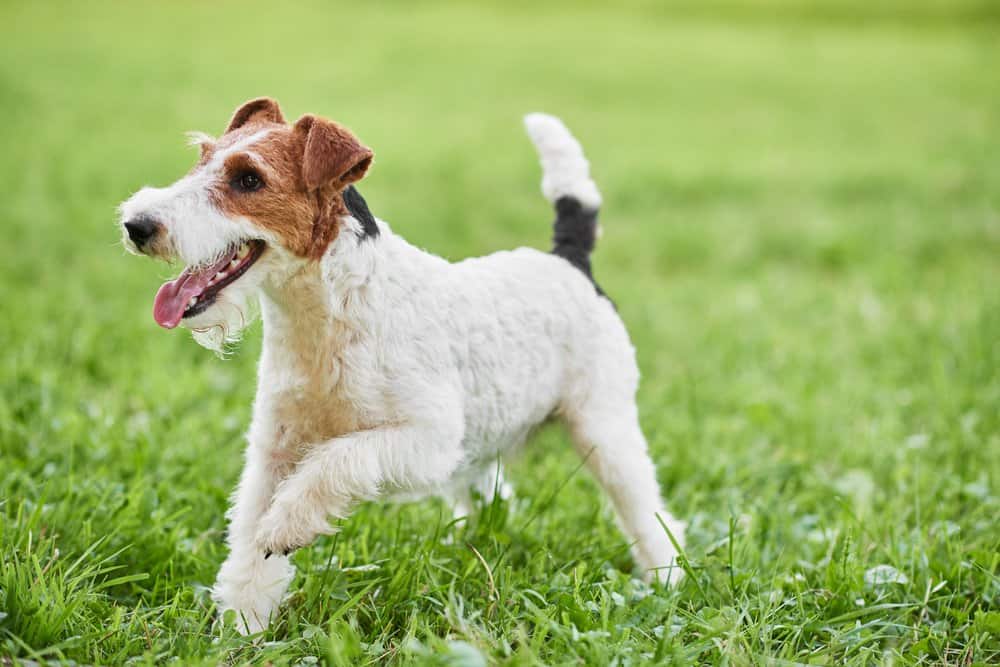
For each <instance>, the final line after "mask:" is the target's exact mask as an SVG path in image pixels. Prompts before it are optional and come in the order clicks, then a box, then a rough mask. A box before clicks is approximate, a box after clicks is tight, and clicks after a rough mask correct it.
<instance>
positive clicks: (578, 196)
mask: <svg viewBox="0 0 1000 667" xmlns="http://www.w3.org/2000/svg"><path fill="white" fill-rule="evenodd" d="M524 127H525V129H527V131H528V136H529V137H531V141H532V142H533V143H534V144H535V149H536V150H537V151H538V157H539V159H540V160H541V162H542V194H544V195H545V198H546V199H548V200H549V201H550V202H552V204H553V205H554V206H555V209H556V220H555V223H553V229H554V233H553V236H552V253H553V254H555V255H558V256H560V257H562V258H564V259H566V260H567V261H569V262H570V263H571V264H572V265H573V266H575V267H576V268H578V269H580V270H581V271H583V273H584V274H586V276H587V277H588V278H590V280H591V282H594V276H593V274H592V273H591V269H590V253H592V252H593V251H594V243H595V241H596V240H597V237H598V236H599V235H600V227H599V226H598V224H597V212H598V210H599V209H600V208H601V193H600V192H599V191H598V189H597V185H596V184H595V183H594V181H593V180H592V179H591V178H590V163H588V162H587V158H585V157H584V156H583V148H582V147H581V146H580V142H578V141H577V140H576V139H575V138H574V137H573V135H572V134H570V132H569V130H568V129H566V126H565V125H563V123H562V121H561V120H559V119H558V118H556V117H555V116H549V115H547V114H543V113H532V114H528V115H527V116H525V117H524ZM594 287H596V288H597V291H598V293H601V294H603V292H601V288H600V287H597V283H596V282H594Z"/></svg>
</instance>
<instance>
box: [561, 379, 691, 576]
mask: <svg viewBox="0 0 1000 667" xmlns="http://www.w3.org/2000/svg"><path fill="white" fill-rule="evenodd" d="M565 416H566V421H567V424H568V426H569V428H570V432H571V434H572V437H573V443H574V446H575V448H576V450H577V452H578V453H579V454H580V456H582V457H584V459H585V461H586V465H587V467H588V468H589V469H590V471H591V472H592V473H593V474H594V476H595V477H596V478H597V481H598V482H599V483H600V484H601V486H602V487H603V488H604V490H605V492H607V494H608V496H610V497H611V501H612V503H613V504H614V507H615V512H616V514H617V516H618V524H619V526H620V528H621V530H622V532H624V533H625V535H626V536H628V538H629V539H630V540H631V541H632V542H633V546H632V553H633V555H634V557H635V560H636V563H637V565H638V566H639V567H640V568H641V569H642V570H643V571H644V573H645V575H646V577H647V578H648V579H654V578H655V579H657V580H658V581H661V582H665V583H674V582H676V581H677V580H678V579H679V578H680V577H681V576H682V574H683V572H682V570H681V569H680V567H679V565H678V563H677V560H676V556H677V550H676V549H675V548H674V546H673V544H672V543H671V542H670V539H669V537H667V533H666V531H665V530H664V529H663V526H661V525H660V521H659V520H658V519H657V515H659V518H660V519H662V521H663V523H664V524H666V525H667V526H668V527H669V528H670V532H671V533H673V535H674V538H675V539H676V540H677V541H678V543H679V544H680V545H681V546H682V547H683V545H684V524H683V523H682V522H681V521H679V520H677V519H676V518H674V516H673V515H672V514H670V512H668V511H667V510H666V508H665V507H664V504H663V500H662V499H661V497H660V486H659V484H658V483H657V481H656V468H655V466H654V465H653V461H652V460H651V459H650V457H649V453H648V450H647V446H646V439H645V437H643V434H642V430H641V429H640V428H639V420H638V413H637V410H636V406H635V404H634V402H624V401H610V400H607V399H606V398H605V399H604V402H600V401H598V400H594V399H592V400H590V401H588V402H586V403H585V404H583V405H582V406H580V407H578V408H575V409H572V410H568V411H566V413H565Z"/></svg>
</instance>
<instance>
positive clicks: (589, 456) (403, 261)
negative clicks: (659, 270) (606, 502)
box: [122, 114, 684, 632]
mask: <svg viewBox="0 0 1000 667" xmlns="http://www.w3.org/2000/svg"><path fill="white" fill-rule="evenodd" d="M526 126H527V128H528V131H529V134H530V136H531V138H532V139H533V140H534V142H535V143H536V146H537V148H538V150H539V153H540V155H541V161H542V165H543V168H544V170H545V175H544V179H543V190H544V192H545V194H546V196H547V197H548V198H549V199H550V200H554V199H557V198H558V197H561V196H575V197H577V198H579V199H580V200H581V201H583V203H585V204H586V205H588V206H591V207H596V206H598V205H599V204H600V194H599V192H598V191H597V188H596V186H595V185H594V183H593V181H592V180H591V179H590V177H589V172H588V168H587V161H586V159H585V158H584V157H583V152H582V150H581V149H580V145H579V144H578V143H577V142H576V140H575V139H573V137H572V136H571V135H570V134H569V132H568V130H566V128H565V126H563V125H562V123H561V122H560V121H559V120H558V119H555V118H553V117H551V116H543V115H541V114H533V115H531V116H529V117H528V118H527V119H526ZM252 143H253V141H252V140H248V141H246V142H243V144H244V145H242V146H241V147H240V149H241V150H246V149H247V148H248V147H249V146H250V145H252ZM223 158H224V156H223V157H222V158H220V157H219V156H216V157H215V158H214V160H220V159H223ZM209 178H211V175H210V169H208V170H207V171H206V173H202V172H197V173H195V174H193V175H191V176H188V177H185V178H183V179H181V180H180V181H178V183H176V184H174V185H173V186H170V187H169V188H164V189H160V190H154V189H151V188H146V189H144V190H142V191H140V192H139V193H137V194H136V195H135V197H133V198H132V199H131V200H129V202H126V204H124V205H123V207H122V214H123V219H125V220H127V219H129V218H130V217H131V216H134V215H139V214H147V213H151V212H152V213H156V214H157V215H158V216H159V218H160V219H164V220H167V221H169V222H168V232H169V234H170V236H171V238H172V240H173V243H174V245H175V246H176V248H177V249H178V251H179V254H180V256H181V257H182V258H183V259H185V260H186V261H189V262H190V261H195V262H206V261H208V260H210V259H211V258H212V256H213V253H214V254H218V253H219V252H221V251H222V250H223V249H224V248H225V247H226V246H227V245H228V244H229V243H231V242H232V241H233V240H234V239H236V238H239V237H240V236H241V235H245V234H246V232H247V227H248V226H251V227H252V225H253V223H252V221H249V220H245V219H240V220H230V219H225V218H224V217H223V216H222V215H221V214H220V213H219V212H218V211H217V210H215V209H214V208H213V207H212V206H211V204H210V202H209V201H208V198H207V197H206V196H205V194H204V191H203V190H204V187H205V183H206V180H207V179H209ZM342 224H343V226H344V228H343V229H342V231H341V232H340V233H339V234H338V236H337V237H336V240H335V241H334V242H333V243H332V244H331V246H330V247H329V249H328V250H327V252H326V254H325V255H324V256H323V258H322V259H321V260H320V261H319V262H305V261H303V260H300V259H298V258H295V257H293V256H292V255H291V254H290V253H288V252H286V251H284V250H283V249H282V248H281V245H280V239H276V238H272V237H268V236H267V234H266V233H264V232H263V231H262V230H260V229H254V230H252V231H253V234H254V236H256V237H258V238H265V239H266V240H267V241H268V244H269V246H270V249H269V250H268V252H266V253H265V254H264V257H263V258H262V259H261V260H260V262H258V264H256V265H254V266H253V267H252V268H251V269H250V271H248V272H247V274H246V275H244V276H243V277H242V278H240V279H239V280H238V281H237V282H236V283H234V284H233V285H231V286H229V287H227V288H226V289H225V291H224V292H223V294H224V295H225V297H226V298H225V299H221V298H220V301H219V303H218V304H217V305H216V306H213V307H211V308H209V309H208V310H207V311H206V312H204V313H202V314H201V315H199V316H198V317H197V318H194V319H193V321H190V322H189V321H186V320H185V325H186V326H188V327H189V328H195V329H203V330H212V329H213V328H214V327H219V328H220V330H221V331H222V332H224V336H223V338H232V337H234V336H235V335H237V334H238V329H239V328H241V326H242V325H243V324H244V323H245V320H246V318H245V317H244V314H245V313H246V312H248V311H249V309H250V308H249V305H248V304H249V303H251V302H254V301H259V303H260V310H261V313H262V317H263V320H264V335H263V349H262V354H261V359H260V365H259V381H258V388H257V397H256V400H255V402H254V413H253V421H252V423H251V425H250V429H249V432H248V447H247V451H246V467H245V469H244V472H243V475H242V477H241V479H240V483H239V486H238V488H237V490H236V493H235V494H234V497H233V504H232V508H231V510H230V512H229V519H230V527H229V534H228V543H229V547H230V555H229V557H228V558H227V559H226V561H225V563H224V564H223V566H222V568H221V570H220V572H219V577H218V580H217V582H216V585H215V588H214V597H215V599H216V600H217V602H218V604H219V605H220V607H221V608H223V609H234V610H236V611H237V612H238V615H239V617H240V629H241V630H242V631H244V632H256V631H259V630H261V629H262V628H264V627H266V626H267V624H268V622H269V620H270V619H271V618H272V616H273V614H274V612H275V610H276V609H277V607H278V605H279V604H280V602H281V599H282V596H283V595H284V593H285V590H286V588H287V586H288V583H289V581H290V579H291V577H292V574H293V571H294V570H293V568H292V566H291V565H290V563H289V561H288V558H287V557H286V556H285V555H283V554H284V552H286V551H287V550H290V549H294V548H296V547H301V546H304V545H307V544H309V543H310V542H312V541H313V539H314V538H315V537H316V536H317V535H319V534H321V533H328V532H330V531H331V530H332V529H331V527H330V523H329V518H330V517H331V516H332V517H346V516H347V515H348V514H349V512H350V510H351V507H352V505H354V504H355V503H357V502H358V501H361V500H369V499H374V498H387V497H397V498H406V499H410V498H414V497H420V496H422V495H426V494H441V495H445V496H447V497H449V498H452V499H453V500H454V501H455V502H456V506H457V508H458V509H457V511H460V512H465V511H468V507H469V506H468V493H467V491H468V489H469V487H470V486H473V487H476V488H478V489H479V490H480V491H485V492H486V493H487V495H488V494H489V493H490V492H491V491H492V489H493V488H494V486H495V484H494V483H495V481H496V480H497V479H498V471H497V468H496V462H497V460H498V457H499V456H500V455H501V454H502V453H503V452H505V451H508V450H510V449H511V448H513V447H515V446H516V445H518V444H520V443H521V442H522V441H524V439H525V438H526V436H527V435H528V434H529V433H530V432H531V431H532V429H533V428H535V427H536V426H537V425H539V424H540V423H542V422H543V421H544V420H546V419H547V418H549V417H551V416H556V417H558V418H560V419H561V420H563V421H564V422H565V423H566V424H567V425H568V427H569V429H570V433H571V435H572V440H573V442H574V444H575V447H576V450H577V452H578V453H579V454H580V455H581V456H583V457H585V459H586V464H587V466H588V467H589V469H590V470H591V471H592V472H593V473H594V475H595V477H596V478H597V480H598V482H599V483H600V484H601V486H602V487H603V488H604V490H605V491H606V492H607V493H608V495H609V496H610V498H611V500H612V502H613V504H614V506H615V509H616V511H617V515H618V519H619V524H620V526H621V529H622V530H623V532H624V533H625V534H626V535H627V536H628V538H629V539H630V540H631V541H632V542H633V545H634V554H635V559H636V562H637V564H638V566H639V567H640V568H641V569H642V570H644V571H646V572H647V573H649V574H650V575H652V576H656V577H658V578H659V579H661V580H663V581H667V582H672V581H675V580H676V579H677V578H679V576H680V572H681V571H680V569H679V568H678V567H677V566H676V561H675V557H676V551H675V549H674V547H673V546H672V544H671V542H670V541H669V539H668V538H667V535H666V534H665V532H664V530H663V528H662V527H661V526H660V523H659V521H658V519H657V515H659V517H660V518H662V520H663V521H664V522H665V523H666V524H667V525H668V526H669V527H670V529H671V531H672V532H673V534H674V536H676V537H677V538H678V539H679V540H682V539H683V535H684V526H683V524H682V523H680V522H679V521H677V520H676V519H674V518H673V517H672V516H671V515H670V514H669V513H668V512H667V511H666V510H665V508H664V505H663V503H662V501H661V499H660V490H659V487H658V485H657V481H656V473H655V468H654V465H653V462H652V461H651V460H650V457H649V455H648V453H647V447H646V441H645V438H644V437H643V434H642V431H641V430H640V428H639V421H638V412H637V408H636V403H635V393H636V389H637V386H638V382H639V372H638V368H637V366H636V362H635V354H634V350H633V348H632V345H631V343H630V341H629V337H628V334H627V332H626V330H625V326H624V325H623V323H622V320H621V318H620V317H619V316H618V314H617V312H616V311H615V309H614V307H613V306H612V304H611V303H610V302H609V301H608V300H607V299H606V298H603V297H602V296H599V295H598V294H597V292H596V291H595V289H594V286H593V284H592V283H591V282H590V281H589V280H588V279H587V278H586V277H585V276H584V275H583V274H582V273H581V272H580V271H579V270H577V269H576V268H574V267H573V266H572V265H571V264H570V263H569V262H567V261H566V260H564V259H561V258H559V257H556V256H554V255H551V254H548V253H544V252H540V251H537V250H532V249H527V248H520V249H517V250H512V251H503V252H498V253H495V254H492V255H489V256H486V257H478V258H474V259H467V260H464V261H461V262H457V263H454V264H452V263H449V262H447V261H445V260H443V259H441V258H440V257H437V256H435V255H432V254H429V253H427V252H424V251H422V250H419V249H417V248H416V247H414V246H412V245H410V244H409V243H407V242H406V241H404V240H403V239H402V238H400V237H399V236H397V235H395V234H393V233H392V231H391V229H390V228H389V226H388V225H387V224H386V223H384V222H382V221H379V222H378V227H379V232H380V233H379V235H378V237H377V238H370V239H364V240H359V238H358V235H357V234H356V233H355V232H359V231H360V229H361V227H360V225H359V222H358V221H357V220H355V219H354V218H352V217H349V216H348V217H345V218H344V219H343V220H342ZM236 313H239V317H236ZM204 337H205V336H203V338H204ZM201 342H206V341H205V340H202V341H201ZM208 342H209V344H210V345H211V346H213V347H216V348H217V347H219V346H220V345H221V342H220V341H219V340H215V339H213V340H209V341H208ZM501 480H502V478H501ZM499 486H500V487H501V488H502V489H503V490H504V491H505V492H506V485H504V484H500V485H499ZM267 553H271V554H273V555H271V556H270V557H269V558H266V559H265V554H267Z"/></svg>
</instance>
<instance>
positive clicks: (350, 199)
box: [344, 185, 378, 241]
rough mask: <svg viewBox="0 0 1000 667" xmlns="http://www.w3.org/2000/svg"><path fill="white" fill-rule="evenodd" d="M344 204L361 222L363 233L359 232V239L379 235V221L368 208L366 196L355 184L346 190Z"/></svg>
mask: <svg viewBox="0 0 1000 667" xmlns="http://www.w3.org/2000/svg"><path fill="white" fill-rule="evenodd" d="M344 206H346V207H347V210H348V211H350V213H351V215H352V216H354V219H355V220H357V221H358V222H360V223H361V233H360V234H358V239H359V240H362V241H363V240H364V239H374V238H377V237H378V223H377V222H375V216H373V215H372V212H371V211H369V210H368V204H367V202H365V198H364V197H362V196H361V193H360V192H358V190H357V188H355V187H354V186H353V185H351V186H349V187H348V188H347V189H346V190H344Z"/></svg>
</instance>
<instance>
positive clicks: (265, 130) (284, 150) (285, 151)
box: [195, 122, 303, 171]
mask: <svg viewBox="0 0 1000 667" xmlns="http://www.w3.org/2000/svg"><path fill="white" fill-rule="evenodd" d="M195 136H196V139H195V141H196V142H198V140H197V135H195ZM198 143H201V144H202V154H201V157H200V158H199V160H198V163H197V164H196V165H195V170H203V169H208V170H209V171H214V170H217V169H219V168H221V167H222V166H223V165H224V164H225V162H226V161H227V160H228V159H230V158H232V157H233V156H235V155H240V154H250V155H251V156H253V157H254V158H256V160H255V161H256V162H258V163H259V164H261V166H264V165H273V166H285V165H287V164H288V163H289V161H294V160H295V156H296V155H300V154H301V152H302V149H303V145H302V144H303V140H302V138H301V137H299V136H298V134H297V133H296V132H294V130H293V128H292V127H290V126H288V125H284V124H281V123H270V122H260V123H248V124H247V125H244V126H242V127H239V128H237V129H235V130H231V131H229V132H226V133H225V134H223V135H222V136H221V137H219V138H218V139H215V140H208V138H206V141H202V142H198Z"/></svg>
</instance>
